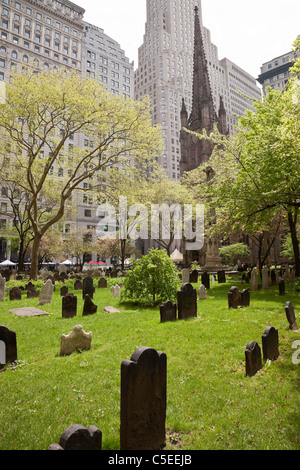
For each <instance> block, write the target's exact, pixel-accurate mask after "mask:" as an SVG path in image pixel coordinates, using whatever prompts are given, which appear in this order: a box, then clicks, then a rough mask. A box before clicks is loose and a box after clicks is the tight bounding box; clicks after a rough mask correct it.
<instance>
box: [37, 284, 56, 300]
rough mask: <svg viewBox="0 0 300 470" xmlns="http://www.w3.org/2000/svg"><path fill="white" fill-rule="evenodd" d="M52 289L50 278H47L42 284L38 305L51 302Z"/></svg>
mask: <svg viewBox="0 0 300 470" xmlns="http://www.w3.org/2000/svg"><path fill="white" fill-rule="evenodd" d="M53 291H54V285H53V283H52V281H51V279H48V280H47V281H46V282H44V284H43V285H42V288H41V295H40V300H39V305H44V304H51V302H52V294H53Z"/></svg>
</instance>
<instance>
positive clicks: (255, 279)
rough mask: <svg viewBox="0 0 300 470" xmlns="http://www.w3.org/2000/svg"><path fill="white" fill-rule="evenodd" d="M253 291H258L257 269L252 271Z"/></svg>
mask: <svg viewBox="0 0 300 470" xmlns="http://www.w3.org/2000/svg"><path fill="white" fill-rule="evenodd" d="M251 289H252V290H258V280H257V268H253V269H252V271H251Z"/></svg>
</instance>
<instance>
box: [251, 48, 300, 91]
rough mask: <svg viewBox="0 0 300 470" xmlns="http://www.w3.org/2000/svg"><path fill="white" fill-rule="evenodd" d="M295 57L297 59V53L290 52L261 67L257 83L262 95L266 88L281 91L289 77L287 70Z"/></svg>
mask: <svg viewBox="0 0 300 470" xmlns="http://www.w3.org/2000/svg"><path fill="white" fill-rule="evenodd" d="M297 57H299V53H298V52H295V51H290V52H287V53H286V54H283V55H281V56H279V57H275V58H274V59H272V60H269V61H268V62H265V63H264V64H263V65H262V66H261V68H260V72H261V73H260V75H259V76H258V78H257V81H258V82H259V83H260V84H261V85H262V87H263V93H264V94H266V92H267V89H268V88H271V89H272V90H276V89H280V90H283V88H284V87H285V85H286V84H287V82H288V79H289V77H290V71H289V70H290V68H291V67H292V65H293V61H294V60H295V59H296V58H297Z"/></svg>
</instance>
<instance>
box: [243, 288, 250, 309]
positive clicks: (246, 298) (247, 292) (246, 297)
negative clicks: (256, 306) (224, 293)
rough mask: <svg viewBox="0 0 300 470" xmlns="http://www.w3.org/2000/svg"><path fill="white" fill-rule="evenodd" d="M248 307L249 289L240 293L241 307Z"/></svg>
mask: <svg viewBox="0 0 300 470" xmlns="http://www.w3.org/2000/svg"><path fill="white" fill-rule="evenodd" d="M249 305H250V289H243V290H242V292H241V307H249Z"/></svg>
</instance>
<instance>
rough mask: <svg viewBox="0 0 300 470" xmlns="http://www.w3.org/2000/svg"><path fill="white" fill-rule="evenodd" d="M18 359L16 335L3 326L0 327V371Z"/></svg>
mask: <svg viewBox="0 0 300 470" xmlns="http://www.w3.org/2000/svg"><path fill="white" fill-rule="evenodd" d="M17 359H18V352H17V335H16V332H15V331H13V330H10V329H9V328H7V327H6V326H4V325H0V369H2V368H3V367H4V366H5V364H8V363H9V362H15V361H16V360H17Z"/></svg>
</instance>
